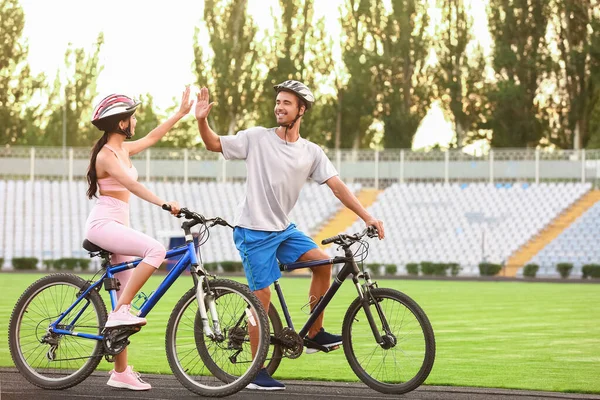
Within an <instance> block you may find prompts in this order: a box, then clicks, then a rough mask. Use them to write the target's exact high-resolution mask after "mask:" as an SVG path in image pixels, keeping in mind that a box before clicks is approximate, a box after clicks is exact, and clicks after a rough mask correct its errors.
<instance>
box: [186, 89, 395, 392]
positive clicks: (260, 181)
mask: <svg viewBox="0 0 600 400" xmlns="http://www.w3.org/2000/svg"><path fill="white" fill-rule="evenodd" d="M275 91H276V92H277V98H276V100H275V117H276V118H277V124H278V125H279V126H278V127H277V128H269V129H267V128H263V127H254V128H250V129H247V130H244V131H240V132H238V133H237V135H235V136H219V135H217V134H216V133H215V132H213V131H212V129H211V128H210V127H209V126H208V122H207V117H208V114H209V113H210V110H211V109H212V107H213V103H210V102H209V95H208V89H206V88H202V89H201V90H200V93H199V94H198V101H197V103H196V119H197V120H198V129H199V130H200V135H201V136H202V140H203V141H204V144H205V145H206V148H207V149H208V150H211V151H215V152H221V153H223V156H224V157H225V159H227V160H246V167H247V181H246V196H245V197H244V199H243V200H242V202H241V203H240V205H239V207H238V210H237V213H236V218H235V221H234V225H235V229H234V232H233V238H234V240H235V245H236V247H237V249H238V251H239V252H240V256H241V257H242V262H243V265H244V271H245V273H246V278H247V279H248V285H249V286H250V288H251V289H252V290H253V291H254V293H255V294H256V296H257V297H258V298H259V299H260V301H261V302H262V304H263V305H264V307H265V309H267V310H268V306H269V303H270V301H271V290H270V288H269V286H270V285H271V284H272V283H273V282H275V281H276V280H277V279H279V278H280V277H281V272H280V271H279V266H278V263H277V260H279V261H280V262H281V263H284V264H288V263H292V262H295V261H310V260H322V259H326V258H328V255H327V254H326V253H325V252H324V251H323V250H321V249H319V247H318V246H317V245H316V244H315V242H314V241H313V240H312V239H311V238H310V237H308V236H306V235H305V234H304V233H302V232H301V231H299V230H298V229H297V228H296V225H294V224H292V223H290V220H289V219H288V214H289V213H290V211H291V210H292V208H293V207H294V205H295V204H296V201H297V200H298V196H299V195H300V191H301V189H302V186H303V185H304V183H305V182H306V180H307V179H308V178H311V179H312V180H314V181H316V182H317V183H319V184H323V183H326V184H327V186H329V188H330V189H331V190H332V191H333V193H334V195H335V196H336V197H337V198H338V199H340V201H341V202H342V203H343V204H344V205H345V206H346V207H348V208H349V209H350V210H352V211H353V212H354V213H355V214H356V215H357V216H359V217H360V218H361V219H362V220H363V221H365V223H366V224H367V225H372V226H374V227H375V228H377V232H378V233H379V239H383V237H384V230H383V222H382V221H379V220H377V219H375V218H373V217H372V216H371V215H369V213H368V212H367V211H366V210H365V208H364V207H363V206H362V205H361V204H360V202H359V201H358V200H357V198H356V197H355V196H354V194H352V192H351V191H350V190H349V189H348V187H347V186H346V185H345V184H344V183H343V182H342V181H341V180H340V178H339V176H338V173H337V171H336V170H335V168H334V166H333V164H332V163H331V162H330V161H329V159H328V158H327V156H326V155H325V153H324V152H323V150H322V149H321V148H320V147H319V146H318V145H316V144H314V143H311V142H309V141H308V140H306V139H303V138H302V137H301V136H300V125H301V123H302V116H304V114H305V113H306V112H307V111H308V110H309V109H310V108H311V106H312V105H313V103H314V101H315V99H314V96H313V94H312V93H311V91H310V90H309V89H308V88H307V87H306V86H305V85H304V84H302V83H301V82H298V81H293V80H288V81H285V82H283V83H281V84H279V85H276V86H275ZM330 281H331V265H329V267H318V268H315V269H314V270H313V274H312V281H311V286H310V290H309V296H310V297H309V299H310V301H311V303H312V306H314V305H315V303H316V301H318V300H319V299H320V298H321V297H322V296H323V295H324V294H325V292H326V291H327V289H328V288H329V285H330ZM308 339H310V341H312V342H315V343H317V344H319V345H321V346H325V347H327V348H331V347H335V346H339V345H341V344H342V337H341V336H340V335H333V334H331V333H328V332H326V331H325V330H324V329H323V315H322V314H321V316H320V317H319V318H318V319H317V320H316V322H315V323H314V324H313V326H312V327H311V328H310V330H309V332H308ZM310 341H309V343H308V345H307V353H312V352H316V351H317V350H315V349H310V348H309V346H310ZM248 388H250V389H260V390H283V389H285V386H284V385H283V384H282V383H280V382H278V381H276V380H274V379H273V378H271V377H270V376H269V374H268V373H267V372H266V370H265V369H264V368H263V369H262V370H261V371H260V373H259V374H258V376H257V378H256V379H255V381H254V382H253V383H252V384H250V385H249V386H248Z"/></svg>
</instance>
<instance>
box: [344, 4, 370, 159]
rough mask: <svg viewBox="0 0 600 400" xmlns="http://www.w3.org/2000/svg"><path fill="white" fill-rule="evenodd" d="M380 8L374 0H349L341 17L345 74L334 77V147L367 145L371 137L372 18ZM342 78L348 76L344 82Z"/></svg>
mask: <svg viewBox="0 0 600 400" xmlns="http://www.w3.org/2000/svg"><path fill="white" fill-rule="evenodd" d="M380 12H381V8H380V6H379V5H378V2H376V1H368V0H358V1H357V0H348V1H347V2H346V5H345V10H344V11H343V12H342V15H341V18H340V23H341V26H342V32H343V33H342V35H343V36H342V40H341V42H342V43H343V46H342V60H343V62H344V66H345V68H346V73H347V77H342V76H340V77H339V78H338V79H337V81H336V88H337V106H338V108H337V119H336V121H337V122H338V127H337V129H336V137H335V143H334V145H335V147H336V148H340V147H341V148H359V147H368V146H369V144H370V142H371V140H372V135H369V134H368V133H369V130H368V129H369V127H370V126H371V125H372V124H373V122H374V120H375V110H376V108H377V101H378V90H377V87H376V82H375V75H374V64H375V58H376V57H375V55H376V50H375V43H376V35H375V32H374V31H375V26H374V22H375V21H376V20H378V19H379V18H380V17H379V14H380ZM374 16H375V17H374ZM343 78H347V79H346V80H347V82H346V83H344V82H343Z"/></svg>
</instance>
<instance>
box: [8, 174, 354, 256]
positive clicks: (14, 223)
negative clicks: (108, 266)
mask: <svg viewBox="0 0 600 400" xmlns="http://www.w3.org/2000/svg"><path fill="white" fill-rule="evenodd" d="M147 186H148V187H149V188H150V189H151V190H152V191H154V192H155V193H157V194H158V195H159V196H161V197H162V198H164V199H168V200H178V201H179V203H180V204H181V205H182V206H185V207H188V208H190V209H192V210H195V211H198V212H200V213H201V214H203V215H205V216H207V217H214V216H220V217H222V218H224V219H226V220H228V221H230V222H233V219H234V214H235V209H236V206H237V204H238V203H239V202H240V201H241V199H242V198H243V196H244V183H233V182H231V183H217V182H191V183H189V184H183V183H181V182H149V183H148V184H147ZM349 186H350V188H351V190H353V191H354V192H356V191H358V190H359V189H360V184H352V185H349ZM86 190H87V184H86V182H85V181H73V182H69V181H34V182H31V181H22V180H17V181H14V180H8V181H0V257H2V258H4V259H5V265H8V266H10V265H11V263H10V260H11V259H12V258H13V257H36V258H38V259H39V260H45V259H56V258H61V257H86V256H87V252H86V251H85V250H83V248H82V247H81V242H82V241H83V235H84V233H85V221H86V219H87V216H88V215H89V213H90V211H91V208H92V207H93V204H94V202H95V200H88V199H87V198H86V196H85V193H86ZM340 207H341V205H340V203H339V201H338V200H337V199H336V198H335V196H333V195H332V193H331V191H330V190H329V188H328V187H327V186H326V185H317V184H315V183H308V184H307V185H305V187H304V189H303V190H302V192H301V194H300V198H299V200H298V203H297V205H296V207H295V209H294V210H293V211H292V213H291V220H292V221H293V222H295V223H296V224H297V225H298V227H299V228H300V229H302V230H304V231H306V232H308V233H309V234H314V233H316V232H317V231H318V230H319V228H320V227H321V225H322V224H323V223H325V222H326V221H327V220H328V219H329V218H331V216H332V215H334V214H335V213H336V212H337V211H338V210H339V208H340ZM181 222H182V220H180V219H177V218H173V217H172V216H171V215H169V213H167V212H165V211H162V210H160V209H159V208H158V207H156V206H153V205H151V204H149V203H148V202H145V201H143V200H140V199H139V198H137V197H136V196H132V197H131V213H130V224H131V227H133V228H134V229H137V230H140V231H142V232H144V233H146V234H148V235H150V236H152V237H156V238H157V239H159V240H160V241H162V243H163V244H165V246H167V247H168V245H169V239H170V238H171V237H173V236H175V237H180V236H182V231H181V229H180V226H181ZM202 254H203V259H204V261H205V262H213V261H226V260H239V254H238V252H237V250H236V249H235V246H234V244H233V240H232V233H231V230H230V229H228V228H222V227H216V228H215V229H213V230H212V232H211V238H210V240H209V241H208V243H207V244H206V247H205V248H203V252H202ZM95 266H97V264H95ZM40 267H41V262H40Z"/></svg>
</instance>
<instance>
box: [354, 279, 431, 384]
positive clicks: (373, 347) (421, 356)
mask: <svg viewBox="0 0 600 400" xmlns="http://www.w3.org/2000/svg"><path fill="white" fill-rule="evenodd" d="M365 296H369V297H370V301H369V309H370V311H371V314H372V315H373V319H374V321H375V326H376V328H377V329H379V333H380V334H381V335H382V337H383V339H384V343H382V344H379V343H377V342H376V341H375V337H374V335H373V331H372V329H371V326H370V324H369V321H368V320H367V317H366V314H365V312H364V310H363V306H362V302H361V299H360V298H357V299H355V300H354V301H353V302H352V304H351V305H350V307H349V308H348V311H347V312H346V316H345V317H344V323H343V326H342V340H343V343H344V353H345V354H346V359H347V360H348V363H349V364H350V367H351V368H352V370H353V371H354V373H355V374H356V375H357V376H358V377H359V378H360V380H362V381H363V382H364V383H365V384H367V385H368V386H369V387H371V388H372V389H374V390H377V391H378V392H381V393H387V394H402V393H407V392H410V391H411V390H414V389H416V388H417V387H419V386H420V385H421V384H422V383H423V382H424V381H425V379H427V376H428V375H429V373H430V372H431V368H432V367H433V362H434V360H435V338H434V335H433V329H432V327H431V323H430V322H429V319H428V318H427V316H426V315H425V313H424V312H423V310H422V309H421V307H419V305H418V304H417V303H416V302H415V301H414V300H412V299H411V298H410V297H408V296H407V295H405V294H404V293H401V292H399V291H397V290H393V289H383V288H378V289H371V290H370V291H369V292H366V293H365ZM386 327H387V328H389V329H387V330H386Z"/></svg>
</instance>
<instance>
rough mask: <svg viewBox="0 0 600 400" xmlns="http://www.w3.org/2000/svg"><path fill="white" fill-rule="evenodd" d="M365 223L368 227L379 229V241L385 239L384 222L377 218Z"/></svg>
mask: <svg viewBox="0 0 600 400" xmlns="http://www.w3.org/2000/svg"><path fill="white" fill-rule="evenodd" d="M365 223H366V224H367V226H374V227H375V229H377V235H378V236H379V240H381V239H383V238H384V237H385V232H384V230H383V221H381V220H378V219H375V218H369V219H367V220H365Z"/></svg>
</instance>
